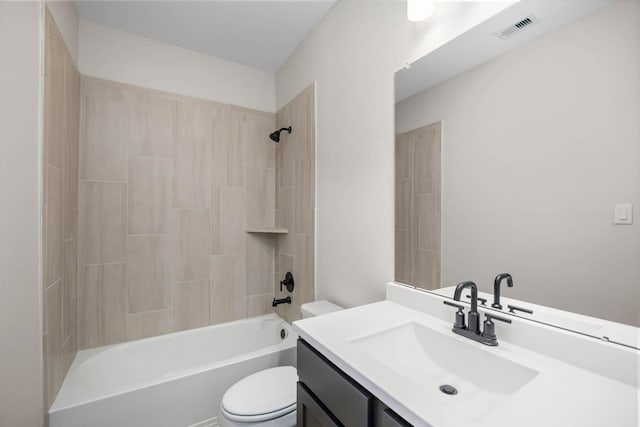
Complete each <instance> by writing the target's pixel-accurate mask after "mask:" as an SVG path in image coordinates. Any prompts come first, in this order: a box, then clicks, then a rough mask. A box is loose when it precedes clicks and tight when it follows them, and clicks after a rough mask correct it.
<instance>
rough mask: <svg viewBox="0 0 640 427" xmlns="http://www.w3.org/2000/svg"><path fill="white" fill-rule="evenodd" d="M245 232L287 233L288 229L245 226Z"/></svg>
mask: <svg viewBox="0 0 640 427" xmlns="http://www.w3.org/2000/svg"><path fill="white" fill-rule="evenodd" d="M246 232H247V233H264V234H287V233H288V232H289V230H287V229H286V228H281V227H263V228H247V230H246Z"/></svg>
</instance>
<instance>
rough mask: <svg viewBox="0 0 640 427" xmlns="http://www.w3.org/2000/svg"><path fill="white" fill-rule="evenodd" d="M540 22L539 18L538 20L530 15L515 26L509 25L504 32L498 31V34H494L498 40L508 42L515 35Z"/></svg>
mask: <svg viewBox="0 0 640 427" xmlns="http://www.w3.org/2000/svg"><path fill="white" fill-rule="evenodd" d="M538 22H540V20H539V19H538V18H536V17H535V16H533V15H529V16H527V17H526V18H524V19H521V20H520V21H518V22H516V23H515V24H513V25H509V26H508V27H507V28H505V29H503V30H502V31H498V32H497V33H494V34H495V35H496V36H497V37H498V38H501V39H502V40H506V39H508V38H510V37H512V36H514V35H515V34H517V33H519V32H521V31H523V30H525V29H526V28H529V27H531V26H533V25H534V24H537V23H538Z"/></svg>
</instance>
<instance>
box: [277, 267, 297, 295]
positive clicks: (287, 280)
mask: <svg viewBox="0 0 640 427" xmlns="http://www.w3.org/2000/svg"><path fill="white" fill-rule="evenodd" d="M282 285H284V286H285V287H286V288H287V291H289V292H293V288H294V285H295V282H294V281H293V274H291V272H290V271H287V274H285V275H284V280H281V281H280V292H282Z"/></svg>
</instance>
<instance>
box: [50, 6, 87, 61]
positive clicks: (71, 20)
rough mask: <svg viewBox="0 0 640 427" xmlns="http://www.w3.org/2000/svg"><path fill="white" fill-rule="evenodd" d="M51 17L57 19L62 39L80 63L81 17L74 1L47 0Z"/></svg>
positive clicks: (74, 59) (74, 58)
mask: <svg viewBox="0 0 640 427" xmlns="http://www.w3.org/2000/svg"><path fill="white" fill-rule="evenodd" d="M46 4H47V7H49V12H51V17H53V20H54V21H56V26H57V27H58V30H60V34H61V35H62V39H63V40H64V42H65V44H66V45H67V49H68V50H69V53H71V59H73V62H74V63H75V64H76V65H78V25H79V17H78V11H77V10H76V6H75V2H74V1H67V0H47V2H46Z"/></svg>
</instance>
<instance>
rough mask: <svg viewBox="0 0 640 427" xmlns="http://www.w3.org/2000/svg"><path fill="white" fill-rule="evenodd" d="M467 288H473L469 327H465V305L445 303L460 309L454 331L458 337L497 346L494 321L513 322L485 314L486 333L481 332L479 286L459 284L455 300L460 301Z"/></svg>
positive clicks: (470, 283) (454, 296) (466, 283)
mask: <svg viewBox="0 0 640 427" xmlns="http://www.w3.org/2000/svg"><path fill="white" fill-rule="evenodd" d="M465 288H471V309H470V310H469V324H468V326H467V325H465V314H464V305H461V304H456V303H453V302H450V301H446V300H445V301H444V303H445V304H446V305H450V306H452V307H456V308H457V309H458V311H457V312H456V320H455V322H454V324H453V329H452V331H453V332H455V333H456V334H458V335H462V336H463V337H467V338H470V339H472V340H474V341H477V342H479V343H482V344H484V345H490V346H497V345H498V338H497V337H496V332H495V324H494V323H493V320H499V321H501V322H505V323H511V320H509V319H505V318H503V317H499V316H495V315H493V314H489V313H485V316H486V319H485V321H484V331H481V330H480V313H478V286H476V284H475V283H473V282H461V283H458V285H457V286H456V290H455V292H454V294H453V299H454V300H455V301H460V296H461V295H462V291H463V290H464V289H465Z"/></svg>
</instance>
